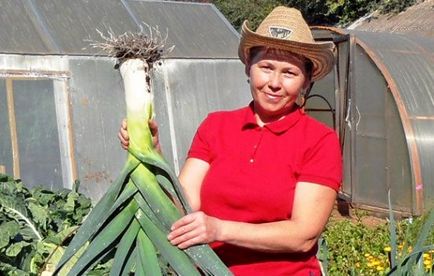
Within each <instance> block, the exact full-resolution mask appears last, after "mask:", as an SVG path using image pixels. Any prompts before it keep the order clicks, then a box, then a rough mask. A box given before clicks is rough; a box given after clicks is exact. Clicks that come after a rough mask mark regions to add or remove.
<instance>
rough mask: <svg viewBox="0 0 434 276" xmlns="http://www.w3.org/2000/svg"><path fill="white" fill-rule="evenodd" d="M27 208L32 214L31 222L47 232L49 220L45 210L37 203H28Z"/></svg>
mask: <svg viewBox="0 0 434 276" xmlns="http://www.w3.org/2000/svg"><path fill="white" fill-rule="evenodd" d="M28 208H29V210H30V212H31V214H32V218H33V221H34V222H35V223H36V224H38V226H39V227H40V228H41V229H43V230H44V231H46V230H47V223H48V222H49V220H50V217H49V214H48V210H47V208H44V207H42V206H40V205H38V204H37V203H35V202H33V201H30V202H29V204H28Z"/></svg>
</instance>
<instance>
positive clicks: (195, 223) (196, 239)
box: [167, 211, 220, 249]
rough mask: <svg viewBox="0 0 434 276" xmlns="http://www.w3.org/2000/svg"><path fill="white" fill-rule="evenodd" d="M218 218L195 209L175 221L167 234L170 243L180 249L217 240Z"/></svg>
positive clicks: (218, 231)
mask: <svg viewBox="0 0 434 276" xmlns="http://www.w3.org/2000/svg"><path fill="white" fill-rule="evenodd" d="M219 222H220V220H219V219H217V218H215V217H210V216H207V215H206V214H205V213H204V212H201V211H197V212H194V213H191V214H188V215H186V216H184V217H182V218H180V219H179V220H178V221H176V222H175V223H174V224H173V225H172V228H171V230H172V231H171V232H170V233H169V235H168V236H167V238H168V239H169V241H170V243H171V244H172V245H175V246H178V248H180V249H184V248H187V247H190V246H192V245H195V244H204V243H210V242H213V241H217V240H219V238H218V237H219V235H220V223H219Z"/></svg>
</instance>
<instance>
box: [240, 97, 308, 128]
mask: <svg viewBox="0 0 434 276" xmlns="http://www.w3.org/2000/svg"><path fill="white" fill-rule="evenodd" d="M303 115H304V112H303V111H302V109H301V108H300V107H297V108H296V109H294V110H293V111H292V112H291V113H289V114H288V115H286V116H285V117H284V118H283V119H281V120H279V121H275V122H272V123H268V124H266V125H265V126H264V127H265V128H267V129H268V130H270V131H271V132H273V133H274V134H281V133H283V132H285V131H287V130H288V129H290V128H291V127H292V126H294V125H295V124H296V123H297V122H298V120H299V119H300V118H301V116H303ZM242 127H243V129H246V128H255V127H259V126H258V124H257V123H256V118H255V111H254V108H253V101H252V102H250V104H249V106H248V108H246V115H245V117H244V123H243V126H242Z"/></svg>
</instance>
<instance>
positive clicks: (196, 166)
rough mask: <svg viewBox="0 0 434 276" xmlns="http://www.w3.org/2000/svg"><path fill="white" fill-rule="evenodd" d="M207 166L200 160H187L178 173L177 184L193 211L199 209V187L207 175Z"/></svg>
mask: <svg viewBox="0 0 434 276" xmlns="http://www.w3.org/2000/svg"><path fill="white" fill-rule="evenodd" d="M208 169H209V164H208V163H207V162H205V161H203V160H201V159H197V158H187V160H186V161H185V164H184V166H183V167H182V169H181V172H180V173H179V177H178V179H179V182H180V183H181V186H182V188H183V190H184V192H185V194H186V196H187V200H188V203H190V206H191V208H192V209H193V211H197V210H199V208H200V187H201V186H202V182H203V179H204V178H205V176H206V174H207V173H208Z"/></svg>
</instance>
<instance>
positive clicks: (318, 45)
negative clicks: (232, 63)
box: [238, 21, 335, 81]
mask: <svg viewBox="0 0 434 276" xmlns="http://www.w3.org/2000/svg"><path fill="white" fill-rule="evenodd" d="M257 46H264V47H269V48H275V49H280V50H285V51H288V52H291V53H295V54H298V55H302V56H304V57H306V58H308V59H309V60H311V61H312V63H313V71H312V81H316V80H319V79H321V78H323V77H325V76H326V75H327V74H328V73H329V72H330V71H331V70H332V69H333V66H334V63H335V56H334V48H335V46H334V44H333V42H315V43H304V42H297V41H291V40H285V39H279V38H274V37H268V36H263V35H259V34H257V33H255V32H253V31H252V30H250V29H249V27H248V26H247V21H244V23H243V25H242V28H241V38H240V45H239V48H238V56H239V57H240V60H241V62H242V63H244V64H245V63H246V60H247V58H248V57H247V55H248V51H249V49H250V48H252V47H257Z"/></svg>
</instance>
